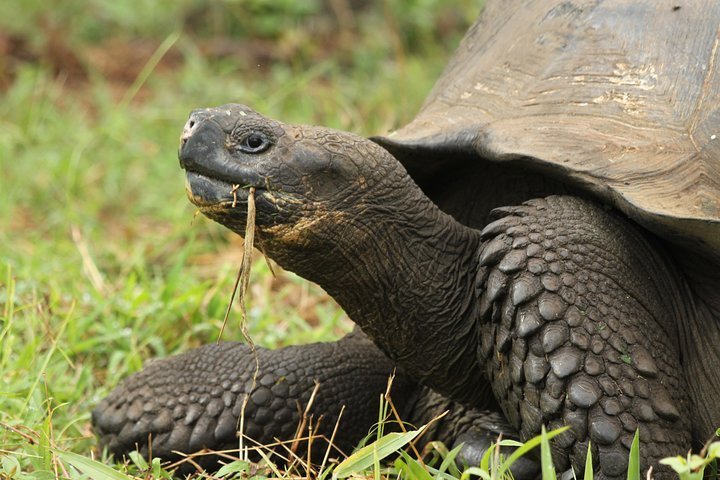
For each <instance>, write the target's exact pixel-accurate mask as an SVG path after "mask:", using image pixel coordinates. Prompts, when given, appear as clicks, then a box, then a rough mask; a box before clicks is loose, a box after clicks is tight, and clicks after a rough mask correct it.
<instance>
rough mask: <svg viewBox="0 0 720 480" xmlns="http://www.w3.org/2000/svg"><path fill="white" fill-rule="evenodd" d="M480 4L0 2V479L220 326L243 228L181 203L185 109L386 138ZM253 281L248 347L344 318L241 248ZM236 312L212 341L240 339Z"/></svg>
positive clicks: (88, 440)
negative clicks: (232, 109) (235, 109)
mask: <svg viewBox="0 0 720 480" xmlns="http://www.w3.org/2000/svg"><path fill="white" fill-rule="evenodd" d="M480 3H481V2H480V1H477V0H476V1H470V0H452V1H447V0H444V1H441V0H412V1H401V0H387V1H381V0H304V1H302V2H300V1H293V0H225V1H217V2H213V3H209V2H208V3H206V2H199V1H196V0H157V1H151V0H135V1H117V0H85V1H80V0H63V1H59V0H56V1H50V2H48V1H42V0H6V1H4V2H1V3H0V170H1V173H0V478H54V477H56V476H63V475H64V473H63V471H64V470H63V468H65V467H66V466H64V465H63V464H62V462H60V461H59V460H58V458H57V457H56V456H55V454H54V452H56V451H57V450H62V451H72V452H76V453H80V454H83V455H90V454H91V453H93V448H94V445H95V440H94V438H93V436H92V432H91V430H90V425H89V412H90V410H91V409H92V407H93V406H94V405H95V404H96V403H97V402H98V401H99V399H100V398H102V397H103V396H104V395H106V394H107V393H108V391H109V390H110V389H111V388H112V387H113V386H114V385H116V384H117V382H118V381H120V380H121V379H122V378H124V377H126V376H127V375H128V374H129V373H131V372H133V371H136V370H138V369H140V368H141V367H142V364H143V361H144V360H145V359H148V358H152V357H158V356H165V355H169V354H172V353H177V352H179V351H183V350H187V349H189V348H192V347H194V346H198V345H200V344H203V343H207V342H211V341H215V340H216V339H217V337H218V333H219V331H220V324H221V321H222V317H223V314H224V310H225V308H226V306H227V303H228V301H229V298H230V293H231V288H232V284H233V281H234V277H235V275H236V272H237V269H238V267H239V261H240V256H241V245H242V241H241V240H240V239H239V238H237V237H233V236H231V235H230V234H229V233H228V232H226V231H225V230H223V229H222V228H221V227H219V226H217V225H215V224H213V223H212V222H210V221H208V220H206V219H205V218H203V217H201V216H197V217H195V216H194V208H193V207H192V206H191V205H190V204H189V202H188V201H187V200H186V198H185V193H184V186H183V185H184V180H183V174H182V172H181V170H180V169H179V168H178V164H177V159H176V149H177V144H178V136H179V133H180V130H181V128H182V125H183V123H184V121H185V119H186V117H187V114H188V112H189V111H190V110H192V109H194V108H197V107H201V106H211V105H219V104H223V103H228V102H239V103H246V104H248V105H251V106H253V107H254V108H255V109H257V110H259V111H261V112H262V113H264V114H267V115H269V116H273V117H276V118H279V119H282V120H284V121H288V122H296V123H313V124H322V125H326V126H330V127H335V128H340V129H343V130H350V131H353V132H356V133H360V134H363V135H370V134H378V133H385V132H387V131H389V130H391V129H394V128H396V127H399V126H401V125H403V124H404V123H405V122H407V121H408V120H410V119H411V118H412V116H413V115H414V114H415V112H416V111H417V109H418V108H419V106H420V105H421V103H422V100H423V98H424V97H425V95H426V94H427V92H428V91H429V90H430V88H431V87H432V84H433V83H434V81H435V79H436V78H437V76H438V75H439V73H440V71H441V69H442V67H443V65H444V64H445V62H446V61H447V59H448V57H449V55H450V54H451V53H452V51H453V50H454V48H455V47H456V45H457V43H458V41H459V39H460V38H461V37H462V34H463V33H464V31H465V30H466V28H467V27H468V25H469V24H470V23H471V22H472V20H473V19H474V17H475V16H476V15H477V13H478V12H479V10H480V7H481V5H480ZM250 281H251V292H250V299H249V303H248V307H249V312H250V324H249V328H250V332H251V335H252V336H253V338H254V340H255V342H256V343H258V344H261V345H264V346H276V345H283V344H288V343H303V342H310V341H319V340H329V339H333V338H337V337H338V336H340V335H342V334H343V333H344V332H346V331H348V330H349V329H350V328H351V324H350V322H349V321H348V320H347V319H346V318H344V316H343V314H342V312H340V311H339V310H338V309H337V307H336V306H335V304H334V303H333V302H332V300H331V299H329V298H328V297H327V296H326V295H325V294H324V293H323V292H322V291H321V290H320V289H318V288H317V287H315V286H313V285H310V284H308V283H306V282H304V281H303V280H301V279H298V278H297V277H295V276H293V275H291V274H288V273H285V272H281V273H279V274H278V278H273V277H272V275H271V274H270V273H269V271H268V268H267V266H266V265H265V264H264V262H261V261H256V262H255V267H254V272H253V276H251V280H250ZM237 310H238V309H237V308H236V309H235V313H234V314H233V316H231V319H230V325H229V326H228V327H227V328H226V330H225V332H226V333H225V335H224V339H238V338H239V337H240V334H239V329H238V328H237V324H238V322H239V314H238V313H237ZM94 454H95V455H96V456H99V455H100V454H101V452H97V451H95V452H94ZM69 473H72V472H71V471H70V472H69ZM3 475H5V477H3Z"/></svg>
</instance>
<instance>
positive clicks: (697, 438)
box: [94, 105, 720, 478]
mask: <svg viewBox="0 0 720 480" xmlns="http://www.w3.org/2000/svg"><path fill="white" fill-rule="evenodd" d="M458 155H461V153H458ZM180 163H181V165H182V167H183V168H184V169H185V170H186V171H187V180H188V194H189V196H190V198H191V200H192V201H193V202H194V203H195V204H196V205H197V206H198V207H199V208H200V210H201V211H202V212H203V213H204V214H205V215H207V216H208V217H210V218H212V219H214V220H216V221H218V222H220V223H222V224H223V225H225V226H227V227H228V228H230V229H231V230H233V231H235V232H237V233H238V234H243V233H244V228H245V222H246V198H247V196H246V193H245V192H246V190H243V189H241V190H238V191H237V192H236V194H237V195H238V199H237V200H238V201H237V202H235V200H236V199H234V198H233V193H232V192H233V186H234V185H241V186H244V187H247V186H253V187H255V189H256V193H255V197H256V200H255V202H256V206H257V216H256V226H257V227H256V245H257V246H258V247H259V248H260V249H262V250H263V251H264V252H265V253H266V254H267V255H269V256H270V257H271V258H273V259H274V260H275V261H277V262H278V263H279V264H280V265H281V266H282V267H283V268H286V269H288V270H292V271H294V272H296V273H298V274H299V275H301V276H303V277H305V278H307V279H309V280H312V281H314V282H316V283H318V284H319V285H321V286H322V287H323V288H324V289H325V290H326V291H327V292H328V293H329V294H330V295H332V296H333V297H334V298H335V299H336V300H337V302H338V303H339V304H340V305H341V306H342V307H343V308H344V309H345V311H346V312H347V313H348V314H349V316H350V317H351V318H352V319H353V320H354V321H355V322H356V323H357V324H358V325H359V326H361V327H362V329H363V331H364V332H365V333H366V334H367V335H368V336H369V337H370V338H371V339H372V340H373V341H374V342H375V344H376V345H377V346H378V347H379V348H380V350H381V351H382V352H383V353H384V354H385V355H387V357H388V358H389V359H390V360H391V361H392V363H393V365H397V366H399V367H400V368H401V369H402V371H403V374H404V375H407V376H408V377H410V378H412V379H414V380H416V381H419V382H420V383H421V384H422V385H425V386H428V387H430V388H432V389H434V390H435V391H437V392H439V393H440V394H442V395H444V396H446V397H448V398H450V399H452V400H453V401H455V402H459V403H460V404H462V405H465V406H467V407H468V408H469V409H470V410H471V411H472V409H474V408H483V407H485V406H488V405H492V404H493V403H494V402H496V403H497V404H498V405H499V407H500V409H501V410H502V412H503V414H504V415H505V417H506V418H507V420H508V422H509V424H510V425H511V427H512V428H513V429H515V430H516V431H517V432H519V435H520V437H521V438H522V439H527V438H530V437H532V436H535V435H537V434H538V433H539V432H540V429H541V426H542V425H543V424H544V425H546V426H547V427H548V428H551V429H552V428H557V427H560V426H562V425H569V426H570V427H571V429H570V430H569V431H568V432H566V433H565V434H563V435H562V436H560V437H559V438H558V440H557V441H556V442H555V443H554V445H553V457H554V461H555V464H556V468H558V470H564V469H567V468H569V467H573V468H575V470H576V471H578V472H581V471H582V469H583V466H584V463H585V455H586V450H587V447H588V444H589V443H590V442H592V453H593V461H594V462H595V468H596V472H598V471H599V476H600V477H599V478H621V477H622V478H624V477H625V475H626V471H627V457H628V452H629V447H630V443H631V440H632V437H633V434H634V432H635V430H636V429H637V428H639V429H640V434H641V439H642V442H643V444H642V448H641V456H642V466H643V468H644V469H645V468H647V467H649V466H653V467H654V469H655V473H656V476H658V477H659V478H664V477H666V476H669V472H668V471H667V470H666V469H663V468H662V467H661V466H659V464H658V460H659V459H661V458H663V457H665V456H671V455H676V454H678V453H682V452H685V451H687V449H689V448H690V447H691V446H692V445H693V444H696V445H697V444H698V443H701V442H704V441H705V440H707V438H708V437H709V435H710V434H711V432H712V431H713V429H714V428H715V427H716V426H717V425H718V424H720V414H719V413H718V406H717V403H716V402H714V399H715V398H716V397H715V396H714V395H715V394H716V392H715V389H716V388H717V387H716V386H710V387H709V388H707V387H698V386H697V385H694V384H693V385H692V387H691V385H689V384H688V379H690V380H691V381H694V379H693V377H692V376H691V375H692V374H693V370H692V367H693V365H694V363H691V364H690V367H688V364H687V363H683V358H684V357H687V356H688V354H689V351H688V350H686V348H687V343H688V342H689V341H690V340H689V339H691V338H694V337H693V336H695V335H696V334H697V332H696V331H695V330H694V328H695V327H694V325H695V323H697V322H699V321H701V319H702V318H703V317H702V314H701V313H698V308H697V305H696V303H695V299H694V297H693V296H692V295H691V291H690V289H689V287H688V284H689V282H688V280H687V278H686V276H687V275H688V273H687V271H688V270H687V267H685V268H684V269H681V268H679V267H678V266H677V265H676V262H675V261H674V260H673V257H672V256H671V255H670V254H669V253H668V250H667V249H666V246H665V244H663V242H661V241H660V240H658V239H657V238H655V237H654V236H652V235H650V234H648V233H647V232H646V231H644V230H642V229H640V228H638V227H637V226H636V225H634V224H633V223H632V222H630V221H629V220H628V219H627V218H626V217H624V216H623V215H622V214H620V213H618V212H616V211H613V210H611V209H608V208H607V207H606V206H604V205H603V204H599V203H597V202H596V201H594V200H593V199H592V198H585V196H584V195H583V194H582V193H577V192H578V191H579V189H577V188H574V187H573V186H572V185H569V186H568V185H564V184H562V183H560V182H555V181H554V180H553V179H552V178H549V177H547V176H544V175H543V174H541V173H537V172H532V171H524V170H522V169H513V168H511V167H509V166H503V167H502V169H500V168H498V167H493V166H489V167H488V168H487V170H485V171H482V172H477V171H475V172H470V173H469V174H467V175H464V176H463V175H460V177H462V180H459V181H458V188H457V195H456V196H455V197H453V196H451V195H449V196H446V197H445V198H444V199H443V201H442V202H440V206H439V204H436V203H435V202H434V201H433V200H431V198H430V197H429V196H428V195H430V196H432V191H433V185H432V184H427V185H425V187H424V190H423V189H421V188H420V187H419V186H418V185H417V184H416V183H415V181H414V180H413V179H412V178H411V177H410V176H409V175H408V173H407V171H406V169H405V168H404V167H403V165H402V164H401V163H400V162H399V161H398V160H397V159H396V158H395V157H394V156H393V155H392V154H391V153H390V151H388V150H386V149H384V148H382V147H381V146H379V145H377V144H375V143H373V142H371V141H368V140H366V139H363V138H360V137H358V136H355V135H352V134H349V133H344V132H339V131H334V130H329V129H326V128H320V127H307V126H296V125H287V124H283V123H281V122H278V121H275V120H271V119H267V118H265V117H263V116H261V115H260V114H258V113H256V112H254V111H252V110H251V109H249V108H248V107H245V106H241V105H225V106H222V107H218V108H211V109H206V110H199V111H195V112H193V114H192V115H191V117H190V120H189V121H188V123H187V125H186V127H185V131H184V133H183V137H182V146H181V150H180ZM501 170H502V171H501ZM443 181H448V180H447V179H444V180H443ZM506 183H511V184H512V185H513V188H512V189H511V190H508V189H506V188H505V186H506ZM463 189H465V190H477V191H478V192H481V193H478V195H477V196H475V197H469V196H468V195H467V193H465V192H464V191H463ZM568 192H570V193H573V194H572V195H568V194H567V193H568ZM538 193H539V194H540V195H539V196H537V195H538ZM554 194H555V195H554ZM469 198H472V201H468V199H469ZM500 201H507V202H508V205H511V206H508V207H503V208H499V209H494V208H495V207H497V206H498V202H500ZM233 205H235V206H233ZM440 207H442V209H441V208H440ZM493 209H494V210H493ZM488 219H490V221H489V220H488ZM458 220H460V221H458ZM488 221H489V223H488ZM708 278H712V277H708ZM708 318H710V317H708ZM693 355H694V353H693ZM693 355H690V356H693ZM355 378H356V380H355V381H358V382H361V380H358V378H360V377H355ZM488 388H489V389H490V390H491V393H490V392H489V391H488ZM105 416H106V414H105V412H104V411H103V409H102V408H101V409H100V411H99V412H96V414H95V415H94V420H95V423H96V425H102V424H103V422H104V421H105V420H104V419H105ZM124 422H126V420H120V423H121V424H122V423H124ZM465 438H467V437H465Z"/></svg>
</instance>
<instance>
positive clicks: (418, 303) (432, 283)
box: [281, 174, 487, 402]
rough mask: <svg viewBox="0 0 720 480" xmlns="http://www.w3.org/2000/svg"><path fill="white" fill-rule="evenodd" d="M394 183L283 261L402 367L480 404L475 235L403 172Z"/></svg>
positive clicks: (447, 391) (420, 377) (477, 239)
mask: <svg viewBox="0 0 720 480" xmlns="http://www.w3.org/2000/svg"><path fill="white" fill-rule="evenodd" d="M399 183H400V185H398V182H397V181H394V182H393V185H392V187H391V188H388V189H387V190H388V191H386V192H380V193H378V192H376V194H374V195H373V197H372V198H373V199H374V200H373V201H372V203H368V202H361V204H357V205H356V206H355V207H352V209H351V210H350V211H348V212H347V214H345V215H343V216H342V218H343V220H342V221H338V222H337V223H335V224H333V226H332V227H329V228H331V230H330V231H324V232H323V235H322V236H323V246H322V247H321V248H313V249H312V251H313V252H314V253H312V254H311V256H310V258H308V257H307V254H308V252H307V250H305V251H304V252H303V254H302V255H303V256H305V261H303V263H302V265H300V268H297V267H298V265H297V264H295V265H288V266H289V267H290V269H291V270H294V271H295V272H296V273H298V274H300V275H301V276H303V277H305V278H308V279H310V280H312V281H314V282H316V283H318V284H319V285H320V286H322V287H323V288H324V289H325V290H326V291H327V292H328V293H329V294H330V295H331V296H332V297H333V298H334V299H335V300H336V301H337V302H338V303H339V304H340V305H341V306H342V307H343V308H344V309H345V311H346V312H347V313H348V315H349V316H350V318H352V319H353V321H355V322H356V323H357V324H359V325H360V326H361V327H362V329H363V331H365V332H366V333H367V334H368V335H369V336H370V337H371V338H373V340H374V341H375V343H376V344H377V345H378V346H379V347H380V348H381V349H382V350H383V351H384V352H385V353H386V354H387V355H388V356H389V357H390V358H391V359H393V360H394V361H395V363H396V364H397V365H398V366H400V367H401V368H403V369H404V370H405V371H406V372H407V373H409V374H410V375H412V376H413V377H414V378H418V379H420V380H427V384H428V385H430V386H432V387H433V388H435V389H437V390H439V391H441V392H442V393H445V394H447V395H452V396H453V398H456V399H459V400H463V399H467V400H468V401H473V402H477V399H478V398H480V397H481V396H480V394H479V392H478V389H479V388H480V386H482V385H484V384H486V383H487V382H485V381H484V380H483V378H484V374H483V371H484V369H483V368H482V367H481V366H480V365H479V364H478V362H477V354H476V352H477V343H478V341H479V337H478V333H477V313H476V306H477V297H476V292H475V277H476V274H477V270H478V263H477V251H478V248H479V246H480V242H481V240H480V234H479V232H478V231H476V230H473V229H470V228H467V227H465V226H463V225H462V224H460V223H458V222H456V221H455V220H454V219H453V218H452V217H450V216H449V215H447V214H445V213H444V212H442V211H441V210H440V209H439V208H438V207H437V206H436V205H435V204H434V203H433V202H432V201H431V200H430V199H429V198H427V197H426V196H425V195H424V194H423V193H422V191H421V190H420V188H419V187H418V186H417V185H415V183H414V182H413V181H412V180H411V179H410V178H409V176H407V174H404V175H403V180H402V181H401V182H399ZM326 228H328V227H326ZM298 253H299V252H298ZM281 263H282V262H281ZM292 263H294V262H292Z"/></svg>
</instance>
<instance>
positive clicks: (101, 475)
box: [54, 450, 133, 480]
mask: <svg viewBox="0 0 720 480" xmlns="http://www.w3.org/2000/svg"><path fill="white" fill-rule="evenodd" d="M54 453H55V455H57V456H58V457H59V458H60V459H61V460H62V461H63V462H65V463H67V464H69V465H71V466H72V467H73V468H74V469H76V470H77V471H79V472H81V473H84V474H86V475H87V476H88V477H90V478H92V479H94V480H133V478H132V477H129V476H127V475H125V474H124V473H120V472H118V471H117V470H114V469H112V468H110V467H108V466H107V465H105V464H102V463H100V462H98V461H97V460H93V459H92V458H88V457H83V456H82V455H78V454H77V453H72V452H65V451H63V450H55V451H54Z"/></svg>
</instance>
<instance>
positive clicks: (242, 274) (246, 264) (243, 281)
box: [218, 185, 260, 458]
mask: <svg viewBox="0 0 720 480" xmlns="http://www.w3.org/2000/svg"><path fill="white" fill-rule="evenodd" d="M236 192H237V185H233V190H232V194H233V204H232V206H233V208H234V207H235V205H236V204H237V193H236ZM254 243H255V187H250V188H249V189H248V199H247V221H246V223H245V241H244V243H243V256H242V261H241V262H240V270H239V271H238V275H237V278H236V279H235V284H234V285H233V290H232V295H230V302H228V306H227V309H226V310H225V318H224V319H223V324H222V327H221V329H220V334H219V335H218V343H220V339H221V338H222V334H223V332H224V331H225V325H226V324H227V321H228V317H229V316H230V309H231V308H232V305H233V302H234V301H235V295H236V293H237V292H238V287H239V290H240V298H239V301H240V312H241V315H242V318H241V320H240V331H241V332H242V335H243V338H244V339H245V341H246V342H247V343H248V345H249V346H250V350H251V351H252V355H253V359H254V360H255V371H254V372H253V376H252V384H251V386H250V390H249V392H253V391H254V390H255V385H256V382H257V376H258V373H259V372H260V361H259V359H258V355H257V350H256V349H255V343H254V342H253V340H252V338H251V337H250V332H249V331H248V327H247V323H248V322H247V307H246V306H245V298H246V296H247V290H248V285H249V282H250V268H251V267H252V254H253V244H254ZM248 399H249V394H246V395H245V398H244V399H243V404H242V409H241V412H240V417H239V418H238V431H239V435H238V439H239V450H240V452H241V455H242V456H243V458H246V455H247V452H246V451H245V449H244V448H243V439H244V435H243V430H244V424H245V407H246V406H247V402H248Z"/></svg>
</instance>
